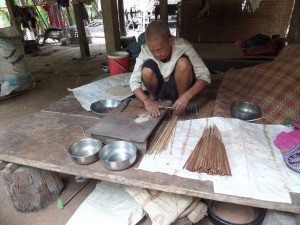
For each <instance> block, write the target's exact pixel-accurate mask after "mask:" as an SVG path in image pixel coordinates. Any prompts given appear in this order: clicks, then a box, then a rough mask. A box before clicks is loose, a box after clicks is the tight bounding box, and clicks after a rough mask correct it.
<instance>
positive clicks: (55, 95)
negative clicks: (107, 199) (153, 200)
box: [0, 44, 211, 225]
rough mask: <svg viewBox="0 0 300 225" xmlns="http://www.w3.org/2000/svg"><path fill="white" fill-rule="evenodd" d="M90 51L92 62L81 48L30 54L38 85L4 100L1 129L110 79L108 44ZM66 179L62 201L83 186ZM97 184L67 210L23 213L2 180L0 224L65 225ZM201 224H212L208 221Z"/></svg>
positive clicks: (48, 49) (47, 48) (54, 48)
mask: <svg viewBox="0 0 300 225" xmlns="http://www.w3.org/2000/svg"><path fill="white" fill-rule="evenodd" d="M90 52H91V56H92V57H91V58H90V59H80V51H79V47H66V46H65V47H64V46H49V45H48V46H45V47H42V48H40V49H39V50H36V51H33V52H32V53H31V54H29V55H26V61H27V64H28V71H29V72H30V73H31V74H32V75H33V76H34V78H35V80H36V82H37V86H36V87H35V88H34V89H33V90H32V91H30V92H28V93H26V94H23V95H19V96H17V97H14V98H10V99H6V100H3V101H0V118H1V119H0V130H3V129H5V128H7V127H9V126H10V125H12V124H16V123H18V121H19V120H20V119H22V118H24V117H27V116H29V115H30V114H32V113H35V112H38V111H40V110H42V109H43V108H45V107H46V106H48V105H49V104H51V103H53V102H55V101H57V100H59V99H60V98H62V97H64V96H66V95H68V94H69V93H70V92H69V91H68V88H75V87H78V86H81V85H84V84H86V83H89V82H91V81H93V80H95V79H99V78H103V77H106V76H108V75H109V74H108V73H104V72H102V70H101V62H103V61H106V56H105V46H104V44H91V45H90ZM62 176H63V180H64V184H65V189H64V191H63V195H62V198H63V199H67V198H68V197H69V196H71V195H72V193H73V192H74V191H75V190H76V189H77V187H78V186H79V185H80V183H77V182H75V179H74V178H75V177H74V176H71V175H62ZM96 183H97V181H95V180H94V181H92V182H90V183H89V184H88V185H87V186H86V187H85V188H84V189H83V190H82V191H81V192H80V193H79V194H77V195H76V196H75V197H74V198H73V199H72V200H71V201H70V202H69V203H68V205H67V206H66V207H65V208H64V209H63V210H59V209H58V208H57V206H56V204H55V203H53V204H52V205H50V206H48V207H47V208H46V209H43V210H40V211H38V212H34V213H20V212H17V211H16V210H15V209H14V208H13V206H12V204H11V200H10V198H9V196H8V195H7V193H6V191H5V185H4V183H3V181H2V179H0V202H1V207H0V225H20V224H22V225H35V224H38V225H53V224H55V225H64V224H66V222H67V221H68V220H69V218H70V217H71V216H72V215H73V213H74V212H75V211H76V209H77V208H78V206H79V205H80V204H81V203H82V201H83V200H84V199H85V198H86V197H87V196H88V195H89V194H90V193H91V191H92V190H93V189H94V187H95V184H96ZM141 224H142V225H150V224H151V222H149V220H144V221H143V222H142V223H141ZM201 224H202V225H204V224H211V223H210V222H209V221H207V219H206V220H204V221H203V222H202V223H201Z"/></svg>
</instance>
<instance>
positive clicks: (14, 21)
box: [6, 0, 23, 37]
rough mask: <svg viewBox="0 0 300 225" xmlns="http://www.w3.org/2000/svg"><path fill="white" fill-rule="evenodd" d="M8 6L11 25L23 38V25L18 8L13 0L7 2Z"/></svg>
mask: <svg viewBox="0 0 300 225" xmlns="http://www.w3.org/2000/svg"><path fill="white" fill-rule="evenodd" d="M6 6H7V9H8V13H9V16H10V23H11V25H12V26H13V27H15V29H16V30H18V32H19V34H20V36H21V37H23V35H22V30H21V24H20V21H19V18H18V13H17V7H16V5H15V3H14V1H13V0H6Z"/></svg>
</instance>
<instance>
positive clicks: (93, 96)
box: [70, 73, 133, 111]
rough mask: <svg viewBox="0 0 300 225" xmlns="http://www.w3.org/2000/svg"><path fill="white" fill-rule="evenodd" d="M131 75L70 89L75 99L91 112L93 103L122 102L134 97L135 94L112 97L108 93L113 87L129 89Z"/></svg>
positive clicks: (122, 75) (107, 78) (117, 76)
mask: <svg viewBox="0 0 300 225" xmlns="http://www.w3.org/2000/svg"><path fill="white" fill-rule="evenodd" d="M130 76H131V73H124V74H119V75H116V76H110V77H106V78H104V79H101V80H97V81H94V82H92V83H89V84H86V85H83V86H80V87H77V88H74V89H70V91H72V92H73V94H74V96H75V98H76V99H77V100H78V101H79V102H80V104H81V106H82V107H83V108H84V109H85V110H86V111H91V110H90V106H91V104H92V103H94V102H97V101H99V100H105V99H113V100H118V101H122V100H124V99H125V98H127V97H129V96H131V95H133V93H131V94H128V95H123V96H118V95H112V94H110V93H108V92H106V90H107V89H109V88H112V87H118V86H123V87H128V88H129V79H130Z"/></svg>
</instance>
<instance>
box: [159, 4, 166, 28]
mask: <svg viewBox="0 0 300 225" xmlns="http://www.w3.org/2000/svg"><path fill="white" fill-rule="evenodd" d="M159 14H160V20H162V21H165V23H167V24H168V0H160V1H159Z"/></svg>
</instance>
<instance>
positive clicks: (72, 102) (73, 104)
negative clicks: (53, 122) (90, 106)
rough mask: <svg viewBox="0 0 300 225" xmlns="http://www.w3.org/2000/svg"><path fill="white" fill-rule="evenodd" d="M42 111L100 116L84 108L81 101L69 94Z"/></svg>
mask: <svg viewBox="0 0 300 225" xmlns="http://www.w3.org/2000/svg"><path fill="white" fill-rule="evenodd" d="M42 112H55V113H61V114H65V115H73V116H82V117H91V118H99V117H98V116H97V115H95V114H93V113H92V112H88V111H86V110H84V109H83V107H82V106H81V105H80V103H79V101H78V100H77V99H76V98H75V97H73V95H68V96H66V97H64V98H62V99H60V100H58V101H57V102H55V103H53V104H51V105H49V106H48V107H46V108H45V109H43V110H42Z"/></svg>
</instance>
